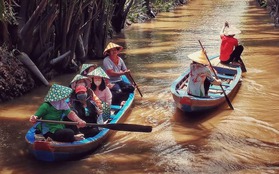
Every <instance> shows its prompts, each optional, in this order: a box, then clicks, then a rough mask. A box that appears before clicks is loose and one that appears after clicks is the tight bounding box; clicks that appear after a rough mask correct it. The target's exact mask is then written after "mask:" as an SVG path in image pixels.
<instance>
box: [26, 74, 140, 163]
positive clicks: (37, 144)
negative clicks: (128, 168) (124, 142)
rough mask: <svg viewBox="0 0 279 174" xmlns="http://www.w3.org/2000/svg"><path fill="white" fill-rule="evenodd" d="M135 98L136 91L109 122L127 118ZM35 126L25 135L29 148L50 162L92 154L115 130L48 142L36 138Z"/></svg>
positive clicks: (37, 155)
mask: <svg viewBox="0 0 279 174" xmlns="http://www.w3.org/2000/svg"><path fill="white" fill-rule="evenodd" d="M125 79H126V78H125ZM126 80H127V79H126ZM134 98H135V96H134V93H130V94H129V98H128V99H127V100H126V102H125V104H124V105H123V106H122V107H121V108H120V110H119V111H118V112H117V113H116V114H115V115H112V116H111V121H110V123H109V124H114V123H120V122H122V121H123V120H125V118H126V117H127V115H128V114H129V112H130V109H131V106H132V104H133V101H134ZM37 124H39V123H37ZM35 127H36V124H35V125H34V126H33V127H31V128H30V129H29V130H28V132H27V133H26V136H25V140H26V142H27V145H28V150H29V151H30V153H31V154H32V155H33V156H34V157H35V158H36V159H38V160H41V161H49V162H52V161H65V160H74V159H77V158H81V157H84V156H85V155H88V154H91V153H92V152H93V151H94V150H96V149H97V148H98V147H99V146H100V145H102V144H103V143H105V141H106V139H107V138H108V137H109V135H110V134H111V133H113V132H114V131H113V130H110V129H107V128H103V129H102V130H101V131H100V132H99V133H98V134H97V135H95V136H94V137H89V138H86V139H84V140H80V141H74V142H72V143H63V142H56V141H50V142H48V141H46V140H38V139H36V138H35V136H36V134H35Z"/></svg>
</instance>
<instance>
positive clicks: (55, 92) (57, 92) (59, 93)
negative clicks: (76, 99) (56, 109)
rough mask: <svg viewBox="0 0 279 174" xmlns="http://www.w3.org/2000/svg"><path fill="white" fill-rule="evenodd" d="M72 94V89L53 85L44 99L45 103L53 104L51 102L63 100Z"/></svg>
mask: <svg viewBox="0 0 279 174" xmlns="http://www.w3.org/2000/svg"><path fill="white" fill-rule="evenodd" d="M71 93H72V89H71V88H69V87H66V86H62V85H58V84H53V85H52V86H51V87H50V89H49V91H48V93H47V95H46V97H45V102H53V101H59V100H62V99H65V98H67V97H69V96H70V94H71Z"/></svg>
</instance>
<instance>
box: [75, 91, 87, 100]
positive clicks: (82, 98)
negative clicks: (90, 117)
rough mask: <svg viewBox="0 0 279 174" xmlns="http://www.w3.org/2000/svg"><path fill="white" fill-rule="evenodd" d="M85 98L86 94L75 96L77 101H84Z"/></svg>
mask: <svg viewBox="0 0 279 174" xmlns="http://www.w3.org/2000/svg"><path fill="white" fill-rule="evenodd" d="M86 98H87V93H84V94H77V99H78V100H82V101H84V100H86Z"/></svg>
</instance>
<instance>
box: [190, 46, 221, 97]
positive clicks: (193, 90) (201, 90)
mask: <svg viewBox="0 0 279 174" xmlns="http://www.w3.org/2000/svg"><path fill="white" fill-rule="evenodd" d="M188 57H189V58H190V59H191V60H192V61H193V62H192V63H191V64H190V73H189V82H188V86H187V92H188V94H189V95H193V96H197V97H208V90H209V86H210V84H214V85H220V84H221V80H220V79H216V78H215V77H213V75H212V73H211V71H210V69H209V67H208V66H207V65H208V64H209V62H208V60H207V58H206V56H205V53H204V52H203V51H198V52H195V53H192V54H190V55H188Z"/></svg>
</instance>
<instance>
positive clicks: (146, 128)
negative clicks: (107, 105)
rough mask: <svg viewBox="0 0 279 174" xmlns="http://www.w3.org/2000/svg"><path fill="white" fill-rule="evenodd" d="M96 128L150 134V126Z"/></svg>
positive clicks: (134, 125)
mask: <svg viewBox="0 0 279 174" xmlns="http://www.w3.org/2000/svg"><path fill="white" fill-rule="evenodd" d="M94 126H95V125H94ZM97 126H98V127H103V128H107V129H111V130H118V131H131V132H152V126H144V125H137V124H125V123H117V124H98V125H97Z"/></svg>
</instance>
